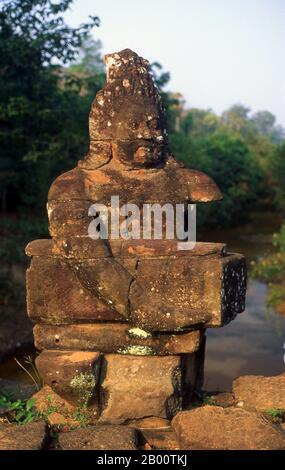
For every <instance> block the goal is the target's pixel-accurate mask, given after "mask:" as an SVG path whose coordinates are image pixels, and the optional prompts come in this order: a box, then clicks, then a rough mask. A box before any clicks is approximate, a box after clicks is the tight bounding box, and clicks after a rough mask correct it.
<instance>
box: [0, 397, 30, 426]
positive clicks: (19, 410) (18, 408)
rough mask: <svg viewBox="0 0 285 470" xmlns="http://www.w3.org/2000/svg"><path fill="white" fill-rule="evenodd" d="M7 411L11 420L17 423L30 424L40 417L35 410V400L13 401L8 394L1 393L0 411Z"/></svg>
mask: <svg viewBox="0 0 285 470" xmlns="http://www.w3.org/2000/svg"><path fill="white" fill-rule="evenodd" d="M1 411H2V412H3V413H5V416H6V418H7V420H8V421H9V422H15V423H17V424H21V425H24V424H28V423H31V422H32V421H35V420H36V419H38V418H39V413H38V412H37V411H36V410H35V400H34V399H33V398H30V399H28V400H16V401H13V400H12V399H11V397H10V396H9V395H7V394H3V395H0V412H1Z"/></svg>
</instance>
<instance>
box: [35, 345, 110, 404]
mask: <svg viewBox="0 0 285 470" xmlns="http://www.w3.org/2000/svg"><path fill="white" fill-rule="evenodd" d="M100 362H101V357H100V353H98V352H86V351H84V352H82V351H43V352H42V353H41V354H40V355H39V356H38V357H37V358H36V366H37V369H38V371H39V374H40V376H41V377H42V379H43V381H44V383H45V384H46V385H49V386H50V387H51V388H52V390H53V391H54V392H55V393H57V394H58V395H60V396H61V397H63V398H64V399H66V400H68V401H69V402H71V403H75V404H78V405H81V406H83V405H84V406H87V405H90V406H91V405H94V406H95V407H96V406H97V405H96V403H97V400H98V392H97V390H98V384H99V374H100Z"/></svg>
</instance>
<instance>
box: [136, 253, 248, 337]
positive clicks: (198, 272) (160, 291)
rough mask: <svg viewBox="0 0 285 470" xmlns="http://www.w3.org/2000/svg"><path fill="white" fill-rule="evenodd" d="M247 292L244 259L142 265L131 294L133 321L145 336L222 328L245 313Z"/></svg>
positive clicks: (147, 262)
mask: <svg viewBox="0 0 285 470" xmlns="http://www.w3.org/2000/svg"><path fill="white" fill-rule="evenodd" d="M245 291H246V268H245V262H244V258H243V257H242V256H239V255H228V256H225V257H218V258H202V259H199V258H198V257H191V256H190V255H189V257H185V258H176V259H175V258H174V259H149V260H141V261H139V263H138V268H137V275H136V282H134V283H132V285H131V290H130V304H131V315H130V319H131V321H132V322H133V323H135V324H137V325H139V326H140V327H141V328H144V329H146V330H168V331H169V330H176V329H177V328H185V327H190V326H193V325H198V324H203V325H205V326H206V327H218V326H222V325H224V324H226V323H228V322H229V321H231V320H232V319H233V318H234V317H235V316H236V314H237V313H239V312H241V311H243V310H244V307H245V305H244V302H245ZM154 311H155V312H156V314H155V315H153V312H154Z"/></svg>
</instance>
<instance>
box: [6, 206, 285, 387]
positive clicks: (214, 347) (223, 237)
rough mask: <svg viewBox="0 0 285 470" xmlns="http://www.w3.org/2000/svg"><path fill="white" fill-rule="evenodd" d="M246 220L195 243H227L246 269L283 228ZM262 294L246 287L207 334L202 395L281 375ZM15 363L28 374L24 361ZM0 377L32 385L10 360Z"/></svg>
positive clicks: (278, 325) (259, 217)
mask: <svg viewBox="0 0 285 470" xmlns="http://www.w3.org/2000/svg"><path fill="white" fill-rule="evenodd" d="M250 220H251V223H250V224H248V225H243V226H241V227H240V228H234V229H230V230H219V231H213V230H212V231H211V232H207V233H200V234H198V239H199V240H203V241H208V242H211V241H212V242H224V243H227V245H228V248H229V249H230V250H231V251H234V252H240V253H243V254H244V255H245V256H246V259H247V261H248V264H249V263H250V261H251V260H257V259H258V258H260V257H261V256H264V255H265V254H266V253H268V252H270V251H271V250H272V245H271V239H272V234H273V233H274V232H275V231H277V230H278V229H279V227H280V224H281V220H280V218H278V216H276V215H275V214H272V213H266V214H261V213H257V214H252V216H251V217H250ZM266 292H267V287H266V285H265V284H263V283H261V282H258V281H250V282H249V286H248V292H247V307H246V311H245V312H244V313H242V314H241V315H238V317H237V318H236V319H235V320H234V321H233V322H232V323H230V324H229V325H227V326H225V327H224V328H220V329H209V330H208V331H207V353H206V364H205V382H204V388H205V389H206V390H210V391H214V390H230V389H231V384H232V381H233V379H234V378H236V377H238V376H240V375H244V374H258V375H275V374H280V373H282V372H284V370H285V366H284V354H285V349H284V343H285V317H282V316H280V315H277V314H275V313H274V312H271V313H268V312H267V309H266V307H265V301H266ZM28 353H29V354H31V353H32V351H28ZM19 360H20V362H21V363H24V365H25V366H26V367H27V368H28V369H29V370H30V367H29V365H28V364H26V363H25V360H24V357H20V358H19ZM0 377H2V378H6V379H13V380H17V381H21V382H26V383H27V382H28V383H31V381H30V379H29V377H28V375H27V374H26V373H25V372H23V371H22V370H21V369H20V368H19V366H18V365H17V364H16V363H15V361H14V360H13V359H11V360H9V361H6V363H4V364H2V365H0Z"/></svg>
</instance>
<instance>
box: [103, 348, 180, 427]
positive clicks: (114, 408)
mask: <svg viewBox="0 0 285 470" xmlns="http://www.w3.org/2000/svg"><path fill="white" fill-rule="evenodd" d="M103 374H104V379H103V381H102V385H101V387H102V389H101V393H102V397H101V406H102V414H101V416H100V422H101V423H111V424H121V423H125V422H127V421H128V420H132V419H139V418H144V417H148V416H157V417H161V418H169V417H171V416H173V415H174V414H175V413H176V412H177V411H178V410H179V409H180V407H181V380H182V379H181V375H182V371H181V362H180V357H179V356H166V357H155V356H150V357H142V356H140V357H136V356H118V355H117V354H107V355H106V356H105V364H104V372H103Z"/></svg>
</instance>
